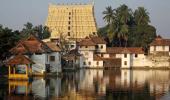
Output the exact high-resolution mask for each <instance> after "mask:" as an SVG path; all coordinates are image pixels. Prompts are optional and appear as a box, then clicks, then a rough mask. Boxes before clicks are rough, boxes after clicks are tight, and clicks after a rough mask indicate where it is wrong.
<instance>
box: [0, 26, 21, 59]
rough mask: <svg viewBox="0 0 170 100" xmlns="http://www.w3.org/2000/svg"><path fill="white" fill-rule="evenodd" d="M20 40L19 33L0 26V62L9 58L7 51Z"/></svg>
mask: <svg viewBox="0 0 170 100" xmlns="http://www.w3.org/2000/svg"><path fill="white" fill-rule="evenodd" d="M19 39H20V33H19V31H12V30H11V29H9V28H7V27H5V28H4V27H3V26H2V25H0V52H1V54H0V60H4V59H6V58H7V57H9V56H10V53H9V50H10V49H11V48H12V47H13V46H14V45H15V43H16V42H17V41H18V40H19Z"/></svg>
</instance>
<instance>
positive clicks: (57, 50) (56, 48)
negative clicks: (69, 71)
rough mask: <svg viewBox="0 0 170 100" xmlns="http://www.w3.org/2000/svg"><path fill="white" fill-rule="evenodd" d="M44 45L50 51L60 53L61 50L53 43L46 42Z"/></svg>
mask: <svg viewBox="0 0 170 100" xmlns="http://www.w3.org/2000/svg"><path fill="white" fill-rule="evenodd" d="M46 44H47V46H48V47H49V48H50V49H51V50H52V51H55V52H60V51H61V49H60V48H59V47H58V46H57V45H56V43H55V42H47V43H46Z"/></svg>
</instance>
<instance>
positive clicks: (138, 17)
mask: <svg viewBox="0 0 170 100" xmlns="http://www.w3.org/2000/svg"><path fill="white" fill-rule="evenodd" d="M134 19H135V23H136V24H137V25H147V24H148V23H149V22H150V18H149V13H148V12H147V10H146V9H145V8H144V7H138V9H136V10H135V13H134Z"/></svg>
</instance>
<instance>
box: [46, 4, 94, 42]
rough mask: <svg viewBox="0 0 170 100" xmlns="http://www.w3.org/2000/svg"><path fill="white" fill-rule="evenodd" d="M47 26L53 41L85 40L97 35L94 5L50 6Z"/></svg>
mask: <svg viewBox="0 0 170 100" xmlns="http://www.w3.org/2000/svg"><path fill="white" fill-rule="evenodd" d="M46 26H48V27H49V29H50V31H51V37H50V38H51V39H56V38H60V36H61V34H62V35H63V34H64V35H65V36H66V37H67V38H85V37H86V36H89V35H97V27H96V21H95V18H94V6H93V4H71V5H68V4H67V5H65V4H57V5H54V4H50V5H49V8H48V18H47V22H46Z"/></svg>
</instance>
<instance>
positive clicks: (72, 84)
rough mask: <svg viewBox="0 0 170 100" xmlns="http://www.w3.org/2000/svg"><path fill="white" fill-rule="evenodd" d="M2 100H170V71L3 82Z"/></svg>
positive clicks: (91, 73) (91, 72) (81, 72)
mask: <svg viewBox="0 0 170 100" xmlns="http://www.w3.org/2000/svg"><path fill="white" fill-rule="evenodd" d="M0 99H1V100H3V99H4V100H44V99H45V100H47V99H49V100H56V99H60V100H96V99H97V100H98V99H99V100H170V70H168V71H167V70H90V69H86V70H84V69H82V70H79V71H76V72H65V73H63V76H62V77H48V78H41V77H39V78H38V77H37V78H34V79H33V81H31V82H28V81H8V80H7V79H1V80H0Z"/></svg>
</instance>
